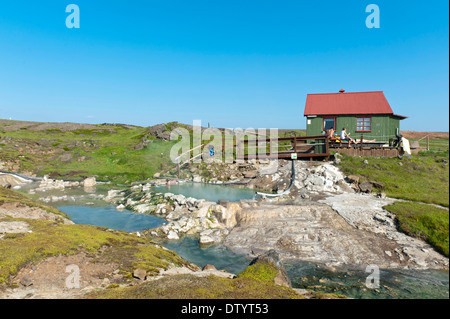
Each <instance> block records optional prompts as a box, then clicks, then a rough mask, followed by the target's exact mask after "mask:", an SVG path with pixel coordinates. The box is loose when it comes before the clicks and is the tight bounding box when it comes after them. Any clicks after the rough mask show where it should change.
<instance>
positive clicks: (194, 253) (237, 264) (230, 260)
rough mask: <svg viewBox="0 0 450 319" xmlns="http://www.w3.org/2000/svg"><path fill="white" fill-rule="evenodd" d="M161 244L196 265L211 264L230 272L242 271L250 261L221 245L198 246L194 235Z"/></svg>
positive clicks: (237, 272)
mask: <svg viewBox="0 0 450 319" xmlns="http://www.w3.org/2000/svg"><path fill="white" fill-rule="evenodd" d="M161 244H162V245H163V246H164V247H166V248H168V249H170V250H173V251H174V252H176V253H177V254H178V255H180V256H181V257H182V258H184V259H186V260H189V261H190V262H192V263H194V264H196V265H197V266H200V267H203V266H205V265H206V264H211V265H214V267H216V268H217V269H224V270H226V271H228V272H230V273H232V274H239V273H240V272H242V271H243V270H244V269H245V268H247V266H248V264H249V263H250V261H251V259H249V258H248V257H246V256H242V255H238V254H236V253H234V252H232V251H231V250H229V249H228V248H226V247H225V246H223V245H212V246H208V247H206V248H202V247H199V245H198V239H197V238H194V237H187V236H186V237H184V238H182V239H180V240H177V241H174V240H171V241H168V242H166V243H161Z"/></svg>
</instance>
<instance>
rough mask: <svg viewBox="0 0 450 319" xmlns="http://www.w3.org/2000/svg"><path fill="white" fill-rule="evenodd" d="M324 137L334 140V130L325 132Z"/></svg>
mask: <svg viewBox="0 0 450 319" xmlns="http://www.w3.org/2000/svg"><path fill="white" fill-rule="evenodd" d="M325 133H326V135H327V136H328V138H329V139H333V138H334V129H333V128H330V129H328V130H326V131H325Z"/></svg>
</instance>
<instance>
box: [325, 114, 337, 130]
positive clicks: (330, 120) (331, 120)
mask: <svg viewBox="0 0 450 319" xmlns="http://www.w3.org/2000/svg"><path fill="white" fill-rule="evenodd" d="M335 123H336V118H335V117H325V118H324V119H323V130H324V131H326V130H329V129H330V128H332V129H334V130H336V125H335Z"/></svg>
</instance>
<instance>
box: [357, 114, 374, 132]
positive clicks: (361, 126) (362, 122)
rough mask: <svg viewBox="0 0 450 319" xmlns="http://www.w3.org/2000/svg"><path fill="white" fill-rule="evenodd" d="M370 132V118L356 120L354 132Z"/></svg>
mask: <svg viewBox="0 0 450 319" xmlns="http://www.w3.org/2000/svg"><path fill="white" fill-rule="evenodd" d="M370 131H372V118H371V117H370V116H366V117H357V118H356V132H370Z"/></svg>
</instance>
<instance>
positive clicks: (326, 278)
mask: <svg viewBox="0 0 450 319" xmlns="http://www.w3.org/2000/svg"><path fill="white" fill-rule="evenodd" d="M58 208H59V209H60V210H61V211H63V212H64V213H66V214H67V215H69V216H70V218H71V219H72V220H73V221H74V222H75V223H78V224H89V225H97V226H102V227H108V228H112V229H117V230H124V231H128V232H135V231H142V230H144V229H149V228H154V227H158V226H161V225H162V224H163V223H164V222H165V221H164V220H163V219H161V218H158V217H155V216H149V215H143V214H136V213H133V212H131V211H127V210H124V211H117V210H116V209H115V207H114V206H112V205H108V206H59V207H58ZM161 244H162V245H163V246H165V247H166V248H168V249H170V250H173V251H175V252H176V253H177V254H179V255H180V256H181V257H183V258H184V259H186V260H188V261H190V262H192V263H194V264H196V265H198V266H200V267H203V266H204V265H206V264H212V265H214V266H215V267H216V268H217V269H224V270H226V271H228V272H231V273H234V274H239V273H240V272H241V271H243V270H244V269H245V268H246V267H247V266H248V264H249V263H250V259H249V258H248V257H247V256H243V255H239V254H236V253H234V252H232V251H231V250H229V249H228V248H226V247H224V246H222V245H212V246H208V247H206V248H202V247H200V246H199V245H198V239H197V238H195V237H187V236H186V237H184V238H182V239H180V240H177V241H167V242H161ZM284 265H285V267H286V271H287V273H288V275H289V278H290V279H291V281H292V284H293V287H295V288H307V289H313V290H320V291H324V292H334V293H339V294H342V295H345V296H347V297H350V298H358V299H359V298H361V299H389V298H391V299H408V298H409V299H419V298H420V299H427V298H433V299H437V298H444V299H448V298H449V272H448V271H440V270H421V271H412V270H383V269H381V270H380V287H379V288H378V289H377V290H375V289H369V288H367V287H366V285H365V281H366V278H367V276H368V275H369V273H365V272H364V271H361V270H345V271H330V270H328V269H325V268H322V267H320V266H318V265H315V264H312V263H306V262H301V261H297V260H295V261H292V260H289V261H286V262H284Z"/></svg>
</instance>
